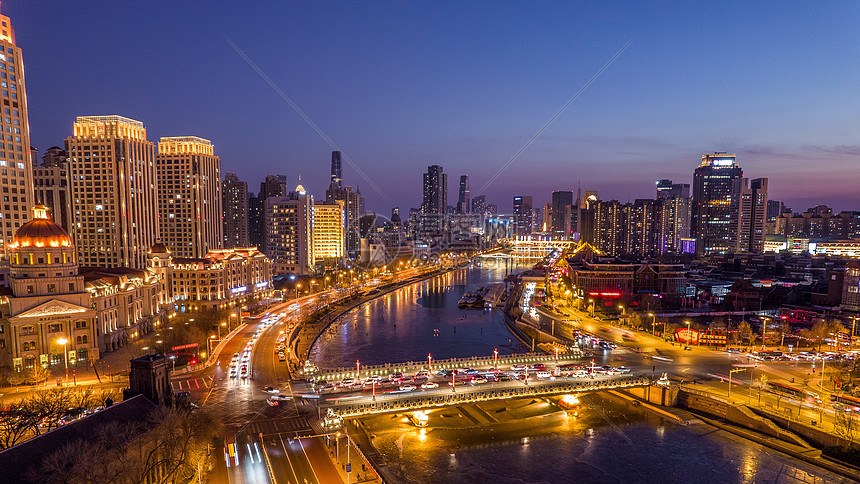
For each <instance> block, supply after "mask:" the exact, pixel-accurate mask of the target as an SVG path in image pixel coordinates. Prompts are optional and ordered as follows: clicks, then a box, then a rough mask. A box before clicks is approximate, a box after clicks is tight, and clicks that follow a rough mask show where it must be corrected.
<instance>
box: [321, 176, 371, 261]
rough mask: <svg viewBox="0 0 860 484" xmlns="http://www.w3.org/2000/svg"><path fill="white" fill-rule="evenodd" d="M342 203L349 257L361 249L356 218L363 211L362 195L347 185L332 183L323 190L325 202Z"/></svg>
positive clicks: (330, 203) (354, 255)
mask: <svg viewBox="0 0 860 484" xmlns="http://www.w3.org/2000/svg"><path fill="white" fill-rule="evenodd" d="M338 202H342V203H343V207H344V208H343V209H344V218H343V223H344V235H345V238H346V254H347V256H348V257H350V258H356V257H358V253H359V250H360V249H361V237H360V236H359V233H358V219H359V218H360V217H361V215H362V214H363V213H364V197H362V196H361V193H360V192H354V191H352V187H351V186H349V185H345V186H338V185H335V184H334V183H332V184H331V185H329V187H328V190H326V192H325V203H326V204H327V205H336V204H337V203H338Z"/></svg>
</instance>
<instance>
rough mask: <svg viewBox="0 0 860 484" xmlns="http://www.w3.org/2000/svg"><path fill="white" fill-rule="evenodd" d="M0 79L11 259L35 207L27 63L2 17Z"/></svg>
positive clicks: (2, 219)
mask: <svg viewBox="0 0 860 484" xmlns="http://www.w3.org/2000/svg"><path fill="white" fill-rule="evenodd" d="M0 25H2V27H0V49H2V60H0V77H2V81H3V88H2V89H0V100H2V103H3V106H2V107H3V116H2V117H0V129H2V130H3V133H4V134H5V140H4V141H3V143H0V168H2V170H3V172H4V175H3V177H2V178H0V189H2V191H3V196H4V201H3V204H0V224H2V225H0V226H2V230H3V236H2V237H0V244H2V255H3V256H4V257H6V258H8V256H9V254H8V250H7V246H8V245H9V243H11V242H12V237H13V236H14V235H15V232H16V231H17V230H18V228H19V227H20V226H21V225H22V224H24V223H25V222H26V221H27V219H28V217H29V216H30V207H32V206H33V203H34V202H33V189H32V187H33V171H32V170H33V165H32V163H31V160H30V122H29V116H28V113H27V95H26V89H25V87H24V86H25V83H24V61H23V59H22V57H23V56H22V55H21V49H20V48H19V47H18V46H17V45H15V29H14V28H13V27H12V22H11V21H10V20H9V17H6V16H4V15H0Z"/></svg>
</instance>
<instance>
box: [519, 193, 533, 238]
mask: <svg viewBox="0 0 860 484" xmlns="http://www.w3.org/2000/svg"><path fill="white" fill-rule="evenodd" d="M533 216H534V214H533V213H532V197H528V196H519V197H514V235H528V234H530V233H531V232H532V219H533Z"/></svg>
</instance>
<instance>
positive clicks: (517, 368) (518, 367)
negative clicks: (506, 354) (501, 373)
mask: <svg viewBox="0 0 860 484" xmlns="http://www.w3.org/2000/svg"><path fill="white" fill-rule="evenodd" d="M526 369H528V365H521V364H517V365H511V371H522V370H526Z"/></svg>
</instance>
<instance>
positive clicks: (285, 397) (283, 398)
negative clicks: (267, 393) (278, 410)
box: [269, 394, 293, 402]
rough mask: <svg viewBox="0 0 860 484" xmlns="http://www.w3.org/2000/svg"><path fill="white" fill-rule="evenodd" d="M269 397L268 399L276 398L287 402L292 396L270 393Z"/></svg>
mask: <svg viewBox="0 0 860 484" xmlns="http://www.w3.org/2000/svg"><path fill="white" fill-rule="evenodd" d="M269 399H270V400H276V401H279V402H288V401H290V400H292V399H293V397H291V396H289V395H280V394H279V395H272V396H271V397H269Z"/></svg>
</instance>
